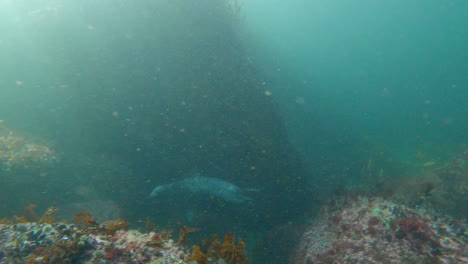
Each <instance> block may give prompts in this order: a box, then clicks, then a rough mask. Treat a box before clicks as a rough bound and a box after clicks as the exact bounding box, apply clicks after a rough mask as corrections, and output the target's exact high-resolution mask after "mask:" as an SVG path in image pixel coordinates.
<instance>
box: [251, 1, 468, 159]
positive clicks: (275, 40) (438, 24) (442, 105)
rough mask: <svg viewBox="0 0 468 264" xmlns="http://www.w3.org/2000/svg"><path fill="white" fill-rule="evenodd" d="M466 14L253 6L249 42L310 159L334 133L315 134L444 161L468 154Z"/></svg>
mask: <svg viewBox="0 0 468 264" xmlns="http://www.w3.org/2000/svg"><path fill="white" fill-rule="evenodd" d="M467 8H468V6H467V3H466V2H464V1H443V2H440V1H425V2H424V3H422V2H418V1H416V2H407V1H390V2H388V1H386V2H377V1H287V2H286V1H266V0H265V1H248V3H247V4H246V8H245V20H246V24H247V25H248V26H247V27H248V29H247V31H248V32H247V35H248V36H247V40H246V41H247V42H248V43H249V44H250V43H254V45H253V46H252V45H250V46H249V49H250V50H251V52H252V53H251V54H252V56H253V57H254V58H255V59H257V60H258V61H260V63H263V64H266V65H268V67H265V68H264V69H265V71H268V74H270V75H271V76H272V78H277V80H278V81H277V83H275V84H274V86H275V87H272V88H271V89H272V90H273V91H274V93H275V94H277V95H278V96H277V98H278V99H277V100H278V101H280V102H281V103H282V104H283V105H284V107H283V108H284V109H286V110H285V111H286V114H285V115H286V116H287V117H288V118H289V120H291V121H290V124H289V126H288V127H289V129H290V132H291V135H292V137H293V138H295V140H297V146H298V147H299V148H302V149H303V151H304V152H308V151H312V152H313V151H314V149H316V145H317V144H318V143H320V142H322V143H323V144H324V145H328V146H333V145H334V142H330V143H328V142H329V141H335V142H336V140H335V139H333V138H334V137H335V135H332V138H325V139H323V138H321V136H320V135H318V139H317V137H316V138H315V139H314V138H313V137H311V136H310V135H311V134H312V135H317V133H316V131H317V127H324V126H325V127H328V129H329V130H332V132H333V133H338V134H339V135H340V137H341V136H342V137H343V140H344V141H346V142H344V144H352V143H353V142H352V141H355V142H356V141H359V140H364V141H368V142H372V143H371V144H372V145H383V146H382V147H383V148H384V149H385V151H388V152H389V153H388V154H389V155H392V156H393V157H394V158H396V159H400V160H408V159H412V158H413V156H414V155H415V153H416V152H418V151H421V152H424V153H426V156H427V157H426V158H427V159H439V158H440V159H444V158H445V157H446V155H447V152H450V151H452V150H455V151H456V150H457V149H458V148H459V147H460V144H461V145H463V146H461V149H463V148H466V134H467V133H466V131H467V126H468V123H467V121H466V117H465V116H466V114H467V101H468V100H467V92H466V91H467V90H466V84H467V78H468V77H467V76H468V75H467V74H466V73H467V68H468V65H467V51H466V43H467V42H468V39H467V38H468V34H467V33H466V27H467V23H468V22H467V19H466V18H465V16H464V14H465V13H466V10H467ZM311 116H313V117H311ZM304 120H310V122H309V123H304ZM308 124H310V125H308ZM347 137H352V139H347ZM448 156H450V154H448Z"/></svg>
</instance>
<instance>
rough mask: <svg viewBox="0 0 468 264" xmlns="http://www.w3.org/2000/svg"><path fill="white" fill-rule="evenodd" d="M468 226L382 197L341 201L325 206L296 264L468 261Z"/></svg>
mask: <svg viewBox="0 0 468 264" xmlns="http://www.w3.org/2000/svg"><path fill="white" fill-rule="evenodd" d="M466 228H467V223H466V221H456V220H453V219H451V218H449V217H444V216H434V215H431V214H429V213H428V211H425V210H417V209H411V208H408V207H406V206H404V205H401V204H396V203H393V202H390V201H387V200H384V199H381V198H368V197H357V198H356V197H354V198H353V197H341V198H339V199H337V200H333V201H332V202H330V203H329V204H328V205H327V206H324V207H323V208H322V210H321V213H320V215H319V217H318V219H317V220H316V221H315V222H314V224H313V225H312V226H311V227H310V228H309V229H308V230H307V231H306V232H305V233H304V234H303V236H302V238H301V241H300V244H299V245H298V246H297V249H296V252H295V255H294V256H293V257H292V259H291V261H290V263H291V264H306V263H307V264H308V263H314V264H327V263H336V264H339V263H389V264H391V263H395V264H396V263H468V247H467V242H468V233H467V232H466Z"/></svg>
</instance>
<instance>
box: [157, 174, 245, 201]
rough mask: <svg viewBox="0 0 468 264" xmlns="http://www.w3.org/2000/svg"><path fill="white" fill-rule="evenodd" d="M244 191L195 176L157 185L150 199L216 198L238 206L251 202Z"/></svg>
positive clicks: (230, 185)
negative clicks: (190, 196) (184, 196)
mask: <svg viewBox="0 0 468 264" xmlns="http://www.w3.org/2000/svg"><path fill="white" fill-rule="evenodd" d="M245 191H246V190H244V189H242V188H240V187H238V186H236V185H234V184H232V183H230V182H227V181H224V180H221V179H217V178H211V177H205V176H200V175H198V174H197V175H195V176H192V177H189V178H186V179H183V180H180V181H176V182H173V183H169V184H164V185H159V186H157V187H156V188H154V190H153V191H152V192H151V194H150V197H151V198H157V197H160V196H162V195H165V194H170V195H192V194H196V195H201V196H207V197H216V198H219V199H221V200H223V201H225V202H227V203H233V204H240V203H244V202H247V201H252V199H251V198H250V197H248V196H247V195H245Z"/></svg>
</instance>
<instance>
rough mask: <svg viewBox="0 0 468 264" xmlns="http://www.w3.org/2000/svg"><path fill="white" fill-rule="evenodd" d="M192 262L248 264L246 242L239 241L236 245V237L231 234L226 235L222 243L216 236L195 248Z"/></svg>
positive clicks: (199, 263)
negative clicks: (221, 261)
mask: <svg viewBox="0 0 468 264" xmlns="http://www.w3.org/2000/svg"><path fill="white" fill-rule="evenodd" d="M190 260H192V261H196V262H197V263H198V264H209V263H219V262H218V261H219V260H224V261H228V263H233V264H248V263H249V261H248V258H247V253H246V251H245V242H244V241H242V240H239V241H238V242H237V244H236V243H235V237H234V235H233V234H231V233H227V234H226V235H224V239H223V242H221V241H220V240H219V239H218V237H217V236H216V235H212V236H211V237H210V239H208V240H205V241H203V243H202V246H193V250H192V254H191V256H190Z"/></svg>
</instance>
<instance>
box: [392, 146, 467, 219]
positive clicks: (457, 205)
mask: <svg viewBox="0 0 468 264" xmlns="http://www.w3.org/2000/svg"><path fill="white" fill-rule="evenodd" d="M384 189H386V192H387V193H391V195H389V196H387V197H386V198H389V199H392V200H395V201H397V202H399V203H405V204H407V205H410V206H413V207H421V208H424V209H426V210H432V211H434V213H435V212H443V213H444V214H449V215H451V216H453V217H455V218H467V217H468V151H465V152H463V153H461V154H460V155H458V156H456V157H455V158H453V159H452V160H451V161H450V162H448V163H446V164H441V165H439V166H437V167H435V168H432V169H428V170H426V171H425V172H423V173H421V174H420V175H417V176H415V177H407V178H399V179H396V180H390V181H388V182H387V183H386V186H385V187H384Z"/></svg>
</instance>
